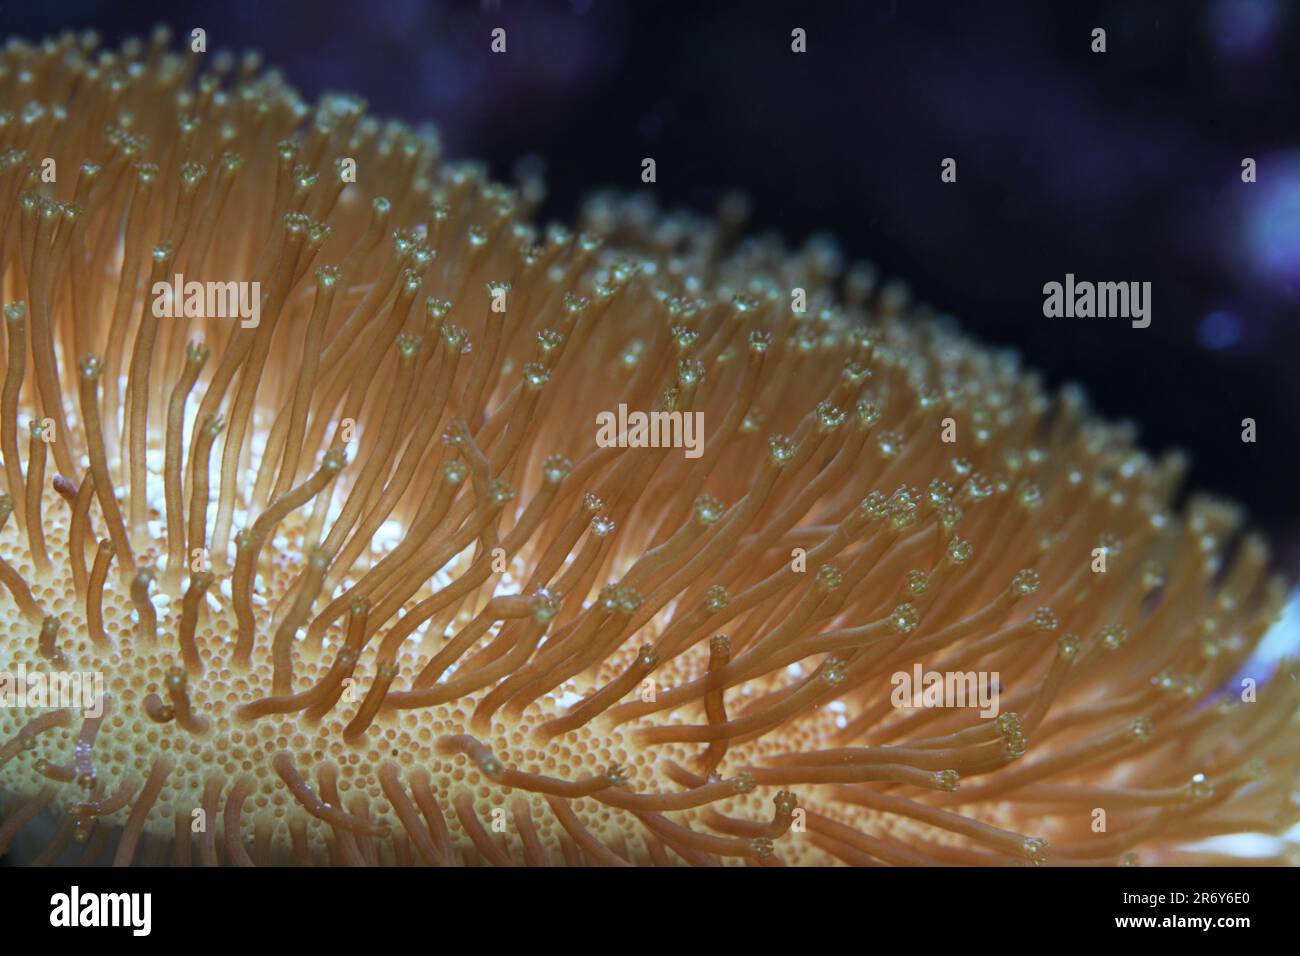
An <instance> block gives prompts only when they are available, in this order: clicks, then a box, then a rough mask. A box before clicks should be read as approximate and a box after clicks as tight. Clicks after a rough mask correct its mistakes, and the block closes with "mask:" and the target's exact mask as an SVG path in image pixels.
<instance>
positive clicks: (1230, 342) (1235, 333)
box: [1196, 312, 1241, 352]
mask: <svg viewBox="0 0 1300 956" xmlns="http://www.w3.org/2000/svg"><path fill="white" fill-rule="evenodd" d="M1196 340H1197V341H1198V342H1199V343H1200V344H1201V347H1202V348H1207V349H1210V350H1211V351H1213V352H1221V351H1223V350H1224V349H1230V348H1232V347H1233V346H1234V345H1236V344H1237V343H1239V342H1240V341H1241V319H1239V318H1237V316H1235V315H1233V314H1232V313H1231V312H1211V313H1210V314H1209V315H1206V316H1203V317H1202V318H1201V322H1200V325H1199V326H1197V329H1196Z"/></svg>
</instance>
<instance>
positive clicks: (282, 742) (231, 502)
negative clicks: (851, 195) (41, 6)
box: [0, 31, 1300, 918]
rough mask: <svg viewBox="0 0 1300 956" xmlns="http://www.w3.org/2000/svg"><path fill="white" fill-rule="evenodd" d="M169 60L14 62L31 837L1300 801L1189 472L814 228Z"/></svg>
mask: <svg viewBox="0 0 1300 956" xmlns="http://www.w3.org/2000/svg"><path fill="white" fill-rule="evenodd" d="M169 46H170V44H169V38H168V36H167V34H166V32H165V31H160V32H159V33H158V34H156V35H155V37H154V38H153V40H152V42H151V43H141V42H138V41H129V42H127V43H126V44H125V45H124V46H123V47H122V49H121V50H118V51H115V52H114V51H107V50H103V51H101V50H99V49H98V48H97V41H96V39H95V38H94V37H93V36H89V35H87V36H74V35H71V34H66V35H62V36H59V37H57V38H54V39H51V40H47V41H44V42H41V43H36V44H31V43H26V42H19V41H14V42H10V43H9V44H8V45H7V46H6V47H5V48H4V50H3V53H2V54H0V104H3V105H4V106H5V107H6V108H5V110H4V111H3V112H0V286H2V288H0V293H2V295H3V304H4V336H3V362H0V370H2V372H3V389H2V391H0V453H2V454H3V462H4V468H3V472H4V476H3V477H4V485H5V494H4V497H3V498H2V499H0V514H2V515H3V528H2V530H0V583H2V584H3V588H0V594H2V595H3V598H0V652H2V653H0V668H2V669H3V670H4V672H5V675H6V677H5V680H6V693H8V694H9V695H10V697H9V698H7V699H9V700H12V701H20V700H21V702H20V703H17V704H16V705H15V706H9V705H6V706H5V707H2V708H0V785H2V786H3V793H4V796H3V803H2V804H0V809H2V811H3V822H2V823H0V852H11V853H12V854H13V855H12V857H11V858H12V859H14V860H16V861H19V862H35V863H50V862H55V861H62V862H81V863H92V862H109V861H111V862H114V863H117V864H130V863H145V864H149V863H168V862H170V863H176V864H181V865H186V864H196V863H206V864H213V863H227V864H244V865H247V864H250V863H256V864H267V863H300V864H311V863H335V864H358V865H364V864H411V863H416V864H436V865H455V864H465V863H488V864H495V865H509V864H538V863H543V862H548V863H556V864H558V863H569V864H600V865H605V864H608V865H624V864H637V865H639V864H658V865H669V864H672V865H677V864H703V865H710V864H715V865H716V864H743V863H757V864H775V863H785V864H814V863H835V862H842V863H848V864H878V863H888V864H917V863H939V864H1025V863H1042V864H1118V863H1126V862H1127V863H1132V862H1141V863H1161V862H1183V863H1202V864H1206V863H1217V862H1229V861H1230V858H1229V857H1226V856H1224V855H1221V854H1219V853H1218V852H1215V851H1210V850H1206V849H1203V848H1199V849H1198V848H1197V847H1196V844H1197V843H1198V842H1199V841H1203V840H1204V839H1205V838H1206V837H1209V836H1214V835H1217V834H1233V833H1241V832H1265V833H1278V832H1281V831H1282V830H1283V829H1284V828H1286V827H1288V826H1290V825H1291V824H1292V823H1293V822H1294V820H1295V806H1294V805H1293V804H1292V803H1291V801H1290V791H1291V780H1290V778H1291V777H1292V776H1293V774H1294V771H1295V768H1296V763H1297V759H1298V756H1300V753H1298V751H1297V748H1296V737H1295V735H1294V733H1293V732H1291V733H1288V732H1287V728H1288V727H1289V726H1293V721H1294V717H1295V713H1296V705H1297V694H1298V693H1300V683H1298V682H1296V681H1295V680H1294V679H1292V680H1276V679H1275V680H1272V681H1269V676H1270V675H1269V674H1268V673H1260V674H1252V673H1250V672H1249V671H1248V670H1247V672H1246V673H1247V678H1248V680H1247V681H1246V682H1245V683H1248V684H1250V686H1251V687H1254V685H1255V683H1256V682H1258V685H1259V692H1258V694H1256V693H1255V691H1253V690H1251V691H1249V692H1243V691H1242V690H1241V689H1240V688H1239V687H1238V685H1237V683H1236V680H1237V679H1238V676H1239V674H1240V673H1241V672H1242V668H1243V666H1244V665H1245V663H1246V662H1247V661H1248V660H1250V657H1251V653H1252V649H1253V648H1254V647H1255V646H1256V644H1257V643H1258V642H1259V641H1260V639H1261V636H1262V635H1263V634H1264V632H1265V631H1266V629H1267V628H1268V627H1269V625H1270V623H1271V622H1272V621H1273V620H1274V618H1275V617H1276V615H1277V613H1278V611H1279V609H1280V608H1281V606H1282V603H1283V599H1284V590H1283V588H1282V585H1281V582H1279V581H1277V580H1273V579H1271V578H1270V577H1269V575H1268V572H1267V570H1266V564H1267V560H1268V556H1267V553H1266V550H1265V547H1264V544H1263V542H1262V540H1261V539H1260V538H1259V537H1258V536H1256V535H1250V534H1247V535H1246V536H1245V537H1244V538H1243V539H1242V540H1241V541H1240V543H1239V544H1238V545H1237V546H1235V547H1230V544H1231V543H1232V542H1235V541H1236V540H1237V538H1236V533H1237V531H1238V530H1239V528H1240V527H1241V525H1242V522H1243V515H1242V513H1241V512H1240V511H1239V510H1238V509H1237V508H1235V507H1233V506H1231V505H1229V504H1226V503H1224V502H1221V501H1218V500H1211V499H1208V498H1203V497H1194V498H1192V499H1191V500H1190V502H1189V503H1188V504H1187V506H1186V507H1185V508H1183V509H1181V510H1174V508H1173V507H1172V504H1171V503H1172V502H1173V501H1175V499H1176V495H1177V494H1178V489H1179V485H1180V478H1181V475H1182V472H1183V470H1184V462H1183V461H1181V460H1180V459H1179V458H1178V457H1177V456H1167V457H1164V458H1160V459H1152V458H1149V457H1148V456H1147V455H1146V454H1144V453H1143V452H1142V451H1140V450H1139V449H1137V448H1136V447H1134V438H1133V434H1132V431H1131V429H1128V428H1125V427H1121V426H1115V425H1110V424H1106V423H1104V422H1101V421H1098V420H1096V419H1095V418H1093V417H1090V415H1089V414H1088V412H1087V410H1086V408H1085V404H1084V401H1083V399H1082V398H1081V396H1080V394H1078V393H1077V392H1075V391H1069V390H1067V391H1065V392H1063V393H1060V394H1047V393H1045V392H1044V391H1043V390H1042V388H1041V387H1040V383H1039V381H1038V379H1037V378H1036V376H1035V375H1034V374H1032V373H1030V372H1027V371H1025V370H1024V369H1022V368H1021V367H1019V365H1018V364H1017V361H1016V360H1015V358H1014V357H1012V356H1009V355H1007V354H1004V353H997V352H993V351H990V350H987V349H985V348H982V347H980V346H979V345H977V344H975V343H973V342H971V341H969V340H967V339H966V338H963V337H962V336H961V335H960V334H959V333H958V332H956V331H954V330H953V329H952V328H951V326H950V325H948V324H944V323H938V322H935V321H933V317H932V316H931V315H930V314H929V313H928V311H927V310H926V309H924V308H922V307H919V306H916V305H913V304H912V303H911V302H910V301H909V297H908V295H907V293H906V291H905V289H904V288H903V287H902V286H901V285H899V284H897V283H884V284H880V283H877V281H876V278H875V276H874V274H873V273H872V272H871V270H870V269H869V268H867V267H865V266H860V265H859V266H851V267H849V268H847V269H841V267H840V263H839V257H838V254H837V253H836V252H835V250H834V249H832V248H830V247H829V246H828V245H826V244H824V243H813V244H811V245H809V246H808V247H806V248H804V249H803V250H801V251H790V250H787V249H785V248H783V247H782V246H781V245H780V244H779V243H777V242H776V241H775V240H771V239H765V240H757V241H756V240H748V241H740V242H735V241H733V240H731V239H729V238H727V237H728V236H729V235H730V234H731V233H730V232H729V231H728V230H727V229H725V228H724V227H723V224H721V223H712V222H709V221H707V220H703V219H700V218H697V217H693V216H688V215H684V214H680V215H661V214H659V213H657V212H655V211H654V210H652V209H650V208H649V207H648V206H647V205H646V204H645V203H644V202H641V201H639V200H627V199H621V198H613V197H608V196H598V197H596V198H594V199H593V200H592V201H591V202H590V203H589V204H588V206H587V207H586V210H585V212H584V214H583V217H582V221H581V222H580V223H578V224H577V225H576V227H575V228H574V229H573V230H572V231H571V230H570V229H568V228H565V227H563V226H558V225H557V226H551V227H550V228H548V229H546V230H544V231H539V230H538V229H537V228H536V227H535V226H534V225H532V224H531V222H530V214H531V213H532V211H533V210H532V209H531V208H530V206H529V202H530V199H529V197H530V196H534V195H535V193H536V190H532V189H528V188H521V189H515V188H510V187H507V186H504V185H501V184H498V183H494V182H491V181H489V180H488V179H487V178H486V177H485V174H484V172H483V169H482V168H481V167H480V166H478V165H475V164H473V163H465V162H457V163H453V162H448V161H447V160H446V159H444V157H443V156H442V154H441V151H440V148H439V143H438V140H437V138H436V135H435V134H433V133H432V132H429V131H427V130H421V131H419V132H417V131H414V130H412V129H411V128H408V127H406V126H404V125H402V124H400V123H395V122H382V121H379V120H377V119H374V118H371V117H369V116H367V115H366V113H365V110H364V106H363V103H362V102H361V101H360V100H359V99H356V98H353V97H350V96H341V95H331V96H327V97H325V98H324V99H322V100H321V101H320V102H319V103H317V104H315V105H314V106H313V105H309V104H307V103H305V102H303V100H302V99H301V98H300V97H299V95H298V94H297V93H296V92H295V91H294V89H293V88H292V87H290V86H289V85H287V84H286V81H285V79H284V78H283V77H282V76H281V75H280V74H279V73H277V72H276V71H273V70H265V69H263V67H262V65H261V63H260V62H259V61H258V58H257V57H256V56H254V55H247V56H244V57H243V58H238V59H237V58H234V57H231V56H228V55H226V56H220V55H219V56H216V57H213V58H206V57H204V56H202V55H200V54H198V53H196V52H193V51H192V50H190V49H186V50H184V51H183V52H174V51H173V50H171V49H169ZM524 185H525V186H527V185H528V184H524ZM1107 295H1108V296H1109V295H1110V293H1107ZM1139 298H1140V301H1137V300H1134V301H1133V302H1131V303H1130V305H1129V311H1130V312H1131V313H1132V314H1133V315H1135V316H1137V317H1138V318H1141V314H1142V313H1141V311H1140V309H1145V308H1146V306H1144V305H1142V303H1143V302H1145V303H1147V304H1149V302H1150V298H1149V294H1147V295H1141V296H1140V297H1139ZM1065 299H1066V302H1067V304H1068V303H1069V302H1071V301H1073V293H1072V294H1071V295H1066V296H1065ZM1107 301H1109V298H1108V300H1107ZM1135 309H1139V311H1134V310H1135ZM602 428H603V429H604V431H603V433H602V434H601V435H599V436H598V434H597V433H598V431H600V430H601V429H602ZM638 429H640V430H638ZM642 432H644V433H642ZM652 432H653V434H652ZM682 449H685V453H683V450H682ZM1283 666H1284V667H1291V666H1292V665H1290V664H1284V665H1283ZM64 672H67V673H69V674H77V675H99V676H100V678H101V679H102V684H101V685H100V687H101V690H100V691H99V692H98V694H97V696H98V698H100V699H99V700H98V701H97V704H96V706H93V707H92V706H87V704H86V701H85V700H84V696H85V695H84V693H81V692H79V691H78V692H74V691H73V690H72V689H71V688H72V684H70V683H56V682H52V681H51V680H50V675H54V674H57V673H64ZM36 675H40V676H39V678H37V676H36ZM898 675H902V677H903V678H904V680H905V681H906V680H909V679H911V678H912V676H913V675H915V677H916V680H917V682H918V683H922V684H924V685H925V686H919V687H912V688H911V689H910V690H908V691H906V692H905V693H903V694H902V695H901V696H902V697H903V698H904V699H903V700H902V701H901V705H900V702H899V701H897V700H895V699H893V698H897V697H899V696H900V695H898V694H895V690H896V688H897V687H898V686H901V685H900V684H899V682H898V680H897V677H898ZM922 675H941V676H942V677H943V679H944V681H945V682H948V676H947V675H957V676H959V677H960V678H961V680H962V682H963V683H962V686H963V688H965V689H968V690H969V691H970V693H969V695H968V696H969V697H971V698H972V699H971V700H967V701H960V702H954V701H945V700H940V699H938V698H935V699H933V700H931V699H930V698H929V697H927V696H926V687H933V686H934V683H935V682H934V681H931V680H929V678H928V677H923V676H922ZM1293 676H1294V675H1293ZM968 677H970V678H974V679H973V680H968V679H967V678H968ZM37 679H39V681H40V682H41V686H42V687H45V688H49V687H54V688H55V689H56V690H57V688H59V687H63V688H65V689H67V690H69V692H68V693H66V694H64V695H63V696H64V697H66V698H67V699H66V700H64V699H62V698H60V699H57V700H55V699H52V698H38V700H42V701H43V702H44V704H45V706H30V703H31V701H30V700H29V698H27V697H21V698H20V696H19V695H20V693H22V694H25V693H27V691H28V689H29V688H28V684H29V683H32V682H33V681H35V680H37ZM949 683H950V682H949ZM19 684H21V685H22V686H21V687H19V686H18V685H19ZM84 686H85V682H84V680H83V681H82V682H80V683H78V684H77V687H78V688H81V687H84ZM91 686H95V685H94V682H93V680H92V681H91ZM990 694H996V697H990ZM918 698H919V699H918ZM24 703H27V704H29V706H23V704H24ZM914 704H919V706H912V705H914ZM963 704H964V705H965V706H963ZM941 705H942V706H941ZM981 705H983V706H981ZM981 710H982V711H983V713H984V716H982V714H981ZM994 714H996V716H993V715H994ZM1098 810H1101V811H1102V814H1103V816H1104V817H1105V820H1106V823H1105V826H1104V827H1103V828H1101V829H1098V828H1097V827H1096V825H1095V821H1096V819H1097V811H1098ZM68 905H69V906H71V905H72V904H71V902H69V904H68ZM69 918H70V917H69Z"/></svg>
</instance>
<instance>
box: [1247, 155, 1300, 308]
mask: <svg viewBox="0 0 1300 956" xmlns="http://www.w3.org/2000/svg"><path fill="white" fill-rule="evenodd" d="M1258 177H1259V180H1258V182H1256V183H1254V184H1251V185H1246V184H1243V186H1242V188H1243V189H1246V190H1248V192H1249V198H1247V199H1246V201H1245V203H1244V206H1243V208H1242V214H1243V216H1242V230H1241V235H1240V239H1241V242H1242V250H1241V251H1242V252H1243V253H1244V254H1245V259H1246V265H1247V266H1248V268H1249V269H1250V270H1251V272H1252V273H1254V275H1255V276H1256V278H1258V279H1260V280H1262V281H1263V282H1265V283H1267V284H1268V285H1270V286H1272V287H1273V289H1274V290H1276V291H1278V292H1281V293H1283V294H1284V295H1286V296H1287V297H1288V298H1300V150H1294V151H1291V152H1287V153H1283V154H1280V155H1275V156H1272V157H1264V158H1262V159H1261V160H1260V161H1259V168H1258Z"/></svg>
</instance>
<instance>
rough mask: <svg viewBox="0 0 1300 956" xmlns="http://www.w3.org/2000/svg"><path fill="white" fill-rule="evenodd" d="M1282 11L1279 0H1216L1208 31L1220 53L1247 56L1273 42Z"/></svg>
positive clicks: (1209, 18) (1233, 56)
mask: <svg viewBox="0 0 1300 956" xmlns="http://www.w3.org/2000/svg"><path fill="white" fill-rule="evenodd" d="M1280 12H1281V10H1280V9H1279V7H1278V3H1277V0H1215V2H1214V3H1212V4H1210V6H1209V9H1208V11H1207V13H1206V23H1205V30H1206V33H1208V34H1209V37H1210V41H1211V42H1212V43H1213V44H1214V46H1215V48H1216V49H1217V50H1218V51H1219V53H1221V54H1223V55H1224V56H1229V57H1232V58H1234V59H1236V58H1245V57H1249V56H1251V55H1256V54H1259V53H1261V52H1263V50H1265V49H1266V48H1267V47H1268V46H1269V45H1270V44H1271V41H1272V39H1273V33H1274V31H1275V30H1276V28H1277V24H1278V19H1279V17H1278V15H1279V13H1280Z"/></svg>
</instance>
